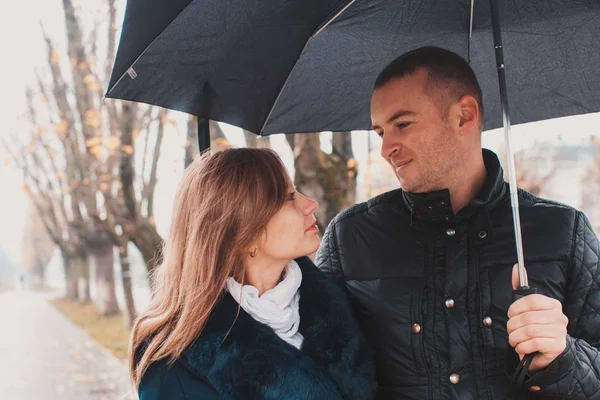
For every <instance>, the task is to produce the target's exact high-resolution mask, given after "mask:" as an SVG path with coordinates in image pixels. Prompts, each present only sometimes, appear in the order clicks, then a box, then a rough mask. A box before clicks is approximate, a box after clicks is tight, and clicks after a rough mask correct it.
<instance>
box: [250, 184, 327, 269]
mask: <svg viewBox="0 0 600 400" xmlns="http://www.w3.org/2000/svg"><path fill="white" fill-rule="evenodd" d="M318 206H319V204H318V203H317V202H316V201H314V200H312V199H309V198H308V197H306V196H303V195H302V194H300V193H299V192H298V191H296V188H295V187H294V186H293V185H292V184H291V183H289V184H288V194H287V198H286V200H285V202H284V204H283V206H282V207H281V209H279V211H278V212H277V213H276V214H275V215H274V216H273V217H272V218H271V219H270V220H269V222H268V223H267V227H266V230H265V232H264V233H263V235H262V240H261V241H260V242H259V245H258V252H260V253H261V256H262V257H267V258H271V259H273V260H291V259H294V258H298V257H302V256H306V255H309V254H312V253H314V252H315V251H317V249H318V248H319V244H320V239H319V236H318V232H319V228H318V227H317V223H316V222H317V221H316V219H315V217H314V215H313V213H314V212H315V210H316V209H317V207H318Z"/></svg>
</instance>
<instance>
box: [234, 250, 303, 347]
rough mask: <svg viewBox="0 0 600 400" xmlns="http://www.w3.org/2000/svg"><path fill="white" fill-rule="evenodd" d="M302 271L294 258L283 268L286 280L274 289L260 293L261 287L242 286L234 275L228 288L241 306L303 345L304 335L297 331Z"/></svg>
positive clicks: (283, 337) (290, 341)
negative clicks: (260, 294)
mask: <svg viewBox="0 0 600 400" xmlns="http://www.w3.org/2000/svg"><path fill="white" fill-rule="evenodd" d="M301 283H302V271H301V270H300V266H299V265H298V263H297V262H296V261H294V260H292V261H290V262H289V263H288V264H287V265H286V267H285V269H284V271H283V280H282V281H281V282H279V284H277V286H275V287H274V288H273V289H271V290H268V291H266V292H265V293H263V295H262V296H260V297H259V295H258V289H257V288H255V287H254V286H251V285H244V286H242V285H241V284H240V283H239V282H237V281H236V280H235V279H233V278H228V279H227V290H228V291H229V293H230V294H231V296H232V297H233V298H234V299H235V301H237V302H238V303H239V304H240V306H241V307H242V308H243V309H244V310H245V311H246V312H247V313H248V314H250V315H251V316H252V318H254V319H255V320H257V321H258V322H261V323H263V324H265V325H268V326H270V327H271V328H272V329H273V330H274V331H275V333H276V334H277V336H279V337H280V338H281V339H283V340H284V341H286V342H287V343H289V344H291V345H292V346H294V347H296V348H297V349H300V347H301V346H302V341H303V340H304V337H303V336H302V335H301V334H300V332H298V327H299V326H300V312H299V307H298V306H299V303H300V292H299V291H298V289H299V288H300V284H301Z"/></svg>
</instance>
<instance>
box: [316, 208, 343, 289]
mask: <svg viewBox="0 0 600 400" xmlns="http://www.w3.org/2000/svg"><path fill="white" fill-rule="evenodd" d="M336 219H337V218H334V219H333V220H332V221H331V222H330V223H329V226H328V227H327V229H326V230H325V233H324V234H323V238H322V240H321V247H319V250H318V251H317V257H316V259H315V264H316V265H317V267H319V269H320V270H321V271H323V272H325V273H326V274H328V275H330V276H331V277H333V278H334V279H335V280H336V281H337V282H338V283H344V281H345V279H344V272H343V269H342V261H341V258H340V250H339V248H338V244H337V237H336V226H337V223H336Z"/></svg>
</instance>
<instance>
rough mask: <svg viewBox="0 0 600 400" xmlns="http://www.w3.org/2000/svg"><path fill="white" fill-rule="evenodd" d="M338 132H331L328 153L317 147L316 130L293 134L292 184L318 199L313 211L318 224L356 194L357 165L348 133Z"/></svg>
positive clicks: (343, 206)
mask: <svg viewBox="0 0 600 400" xmlns="http://www.w3.org/2000/svg"><path fill="white" fill-rule="evenodd" d="M340 135H341V133H340ZM340 135H335V134H334V141H333V151H332V153H331V154H325V153H323V152H322V151H321V142H320V139H319V135H318V134H306V133H304V134H296V135H294V147H293V150H294V166H295V170H296V176H295V184H296V187H297V188H298V190H299V191H300V192H301V193H303V194H305V195H306V196H308V197H311V198H313V199H315V200H316V201H318V202H319V208H318V209H317V211H316V212H315V215H316V217H317V220H318V222H319V225H320V226H322V227H325V226H327V225H328V224H329V222H330V221H331V220H332V219H333V217H335V216H336V215H337V214H338V213H339V212H340V211H342V210H343V209H345V208H346V207H348V206H350V205H352V204H353V203H354V201H355V196H356V168H357V165H356V161H354V158H353V157H352V148H351V143H350V142H349V140H350V137H349V134H345V135H346V137H340ZM338 147H339V150H338ZM344 153H346V154H344Z"/></svg>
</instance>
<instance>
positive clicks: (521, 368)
mask: <svg viewBox="0 0 600 400" xmlns="http://www.w3.org/2000/svg"><path fill="white" fill-rule="evenodd" d="M536 293H537V289H536V288H532V287H529V286H521V287H519V288H518V289H515V290H513V300H514V301H517V300H519V299H521V298H523V297H525V296H529V295H530V294H536ZM536 354H537V353H531V354H526V355H525V356H524V357H523V359H522V360H521V362H520V363H519V365H518V366H517V368H516V369H515V372H514V373H513V375H512V377H511V380H510V381H511V383H512V391H511V390H509V391H508V393H507V396H506V399H508V398H511V396H515V395H516V396H518V393H517V391H518V389H519V388H520V387H521V386H522V385H523V382H525V378H526V377H527V371H529V367H530V366H531V362H532V361H533V358H534V357H535V355H536Z"/></svg>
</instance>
